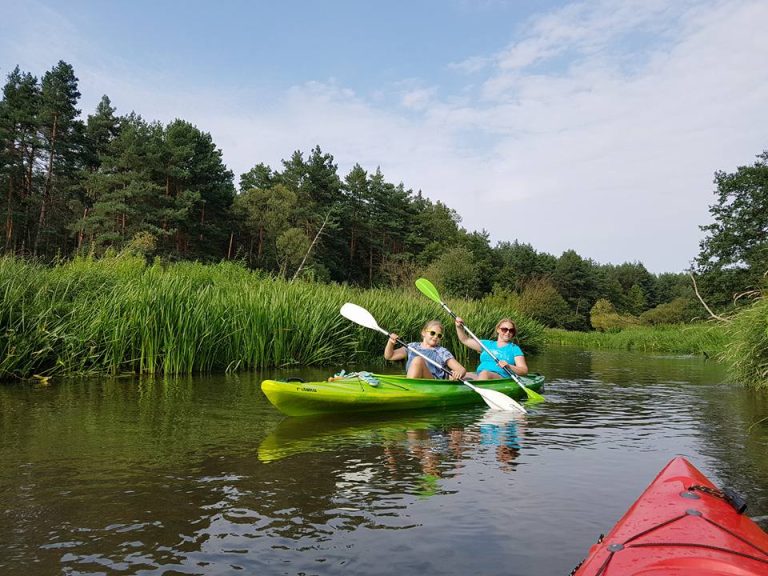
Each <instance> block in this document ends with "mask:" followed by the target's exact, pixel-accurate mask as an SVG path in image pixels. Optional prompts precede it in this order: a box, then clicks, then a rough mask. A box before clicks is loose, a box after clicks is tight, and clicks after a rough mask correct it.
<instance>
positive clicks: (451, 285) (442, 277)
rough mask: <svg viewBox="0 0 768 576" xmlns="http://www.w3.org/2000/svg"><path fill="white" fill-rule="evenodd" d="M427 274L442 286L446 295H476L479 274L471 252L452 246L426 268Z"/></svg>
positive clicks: (462, 296)
mask: <svg viewBox="0 0 768 576" xmlns="http://www.w3.org/2000/svg"><path fill="white" fill-rule="evenodd" d="M427 276H428V277H429V278H432V279H434V282H435V285H439V286H442V287H443V289H444V291H445V293H446V295H448V296H455V297H459V298H475V297H477V296H478V282H479V276H478V272H477V268H476V266H475V261H474V258H473V255H472V252H470V251H469V250H467V249H466V248H452V249H450V250H448V251H446V252H444V253H443V254H442V255H441V256H440V257H439V258H438V259H437V260H436V261H435V262H434V263H433V264H432V265H431V266H429V267H428V268H427Z"/></svg>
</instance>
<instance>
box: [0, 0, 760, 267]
mask: <svg viewBox="0 0 768 576" xmlns="http://www.w3.org/2000/svg"><path fill="white" fill-rule="evenodd" d="M0 14H2V17H1V18H0V75H2V76H3V77H5V76H6V75H7V74H8V72H10V71H11V70H12V69H13V67H14V66H16V65H19V66H20V67H21V69H22V70H23V71H26V72H31V73H33V74H35V75H37V76H38V77H39V76H42V74H44V73H45V71H46V70H49V69H50V68H51V67H53V66H54V65H55V64H56V62H58V61H59V60H65V61H66V62H69V63H70V64H72V66H73V67H74V69H75V73H76V74H77V75H78V77H79V79H80V91H81V92H82V94H83V97H82V99H81V102H80V105H81V108H82V110H83V115H84V116H85V115H87V114H89V113H91V112H92V111H93V109H94V108H95V106H96V103H97V102H98V100H99V99H100V98H101V96H102V95H103V94H107V95H108V96H109V97H110V99H111V100H112V103H113V105H114V106H116V108H117V111H118V113H121V114H124V113H128V112H131V111H136V112H137V113H139V114H141V115H142V116H143V117H144V118H146V119H149V120H159V121H161V122H168V121H171V120H173V119H174V118H182V119H184V120H188V121H190V122H192V123H194V124H195V125H197V126H198V128H200V129H201V130H203V131H206V132H210V133H211V135H212V137H213V139H214V142H215V143H216V145H217V146H218V147H219V148H220V149H221V150H222V153H223V158H224V161H225V163H226V164H227V166H228V167H229V168H230V169H232V170H233V172H234V173H235V175H236V179H237V178H238V177H239V175H240V174H241V173H243V172H245V171H247V170H248V169H249V168H250V167H252V166H253V165H255V164H257V163H259V162H265V163H267V164H269V165H271V166H272V167H274V168H280V166H281V164H280V162H281V160H282V159H284V158H288V157H289V156H290V155H291V153H292V152H293V151H294V150H302V151H305V152H307V151H309V150H310V149H311V148H312V147H314V146H315V145H319V146H320V147H321V148H322V149H323V150H324V151H325V152H329V153H331V154H333V155H334V157H335V160H336V162H337V164H338V166H339V172H340V174H341V175H342V176H343V175H345V174H346V173H347V172H348V171H349V169H350V168H351V167H352V166H353V165H354V164H355V163H360V164H361V165H362V166H363V168H365V169H367V170H369V171H373V170H375V169H376V168H377V167H381V170H382V172H383V173H384V175H385V177H386V178H387V179H388V180H390V181H393V182H403V183H404V184H405V186H406V187H407V188H412V189H413V190H422V192H423V193H424V194H425V195H426V196H428V197H430V198H432V199H433V200H441V201H443V202H445V203H446V204H448V205H449V206H450V207H452V208H455V209H456V210H457V211H458V212H459V213H460V214H461V215H462V217H463V222H462V224H463V225H464V226H465V227H466V228H467V229H469V230H481V229H484V230H487V231H488V232H489V234H490V236H491V240H492V242H493V243H495V242H497V241H503V240H508V241H513V240H519V241H521V242H526V243H529V244H531V245H532V246H533V247H534V248H536V249H537V250H540V251H543V252H549V253H551V254H554V255H556V256H559V255H560V254H561V253H562V252H563V251H564V250H567V249H575V250H576V251H577V252H578V253H579V254H580V255H582V256H583V257H585V258H592V259H594V260H596V261H597V262H600V263H614V264H620V263H622V262H626V261H630V262H634V261H640V262H642V263H644V264H645V265H646V266H647V267H648V269H649V270H651V271H652V272H657V273H658V272H679V271H682V270H684V269H685V268H686V267H687V266H688V265H689V263H690V261H691V260H692V259H693V258H694V257H695V256H696V254H697V253H698V243H699V241H700V240H701V238H702V235H701V232H700V230H699V226H700V225H703V224H707V223H709V222H710V218H709V212H708V206H709V205H710V204H711V203H712V202H714V199H715V197H714V194H713V191H714V187H713V184H712V179H713V174H714V172H715V171H716V170H725V171H733V170H735V169H736V167H737V166H739V165H745V164H751V163H752V162H753V161H754V159H755V155H757V154H758V153H760V152H761V151H763V150H764V149H766V148H768V138H766V135H767V134H768V115H766V114H765V103H766V102H768V67H767V66H766V65H765V62H766V56H768V34H766V33H765V30H768V2H765V1H764V0H728V1H724V0H675V1H672V0H664V1H662V0H624V1H617V0H610V1H609V0H595V1H585V2H566V1H559V2H555V1H544V0H509V1H505V0H477V1H469V0H442V1H419V0H413V1H410V2H402V1H399V0H390V1H388V2H377V3H374V2H361V1H359V0H358V1H352V0H344V1H334V0H326V1H325V2H319V1H314V2H311V1H309V0H306V1H298V0H284V1H282V2H266V1H255V0H254V1H245V0H222V1H221V2H215V3H214V2H203V1H199V0H198V1H180V0H176V1H164V2H162V1H157V0H155V1H153V2H148V1H144V0H134V1H130V2H129V1H118V0H114V1H106V2H105V1H99V2H97V1H89V0H69V1H66V2H63V1H60V2H56V1H53V0H38V1H36V0H26V1H24V2H18V1H9V0H0Z"/></svg>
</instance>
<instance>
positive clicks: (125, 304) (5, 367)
mask: <svg viewBox="0 0 768 576" xmlns="http://www.w3.org/2000/svg"><path fill="white" fill-rule="evenodd" d="M0 298H1V300H0V379H8V378H13V377H16V378H22V377H29V376H31V375H33V374H41V375H51V374H62V373H91V372H92V373H107V372H110V373H121V372H131V373H163V374H189V373H196V372H211V371H225V370H237V369H249V370H250V369H259V368H264V367H268V366H283V365H288V364H293V363H299V364H304V365H331V366H334V367H339V366H349V365H350V363H354V362H358V363H361V364H363V365H365V366H366V367H367V368H370V366H371V365H377V364H378V365H381V363H382V362H383V359H382V351H383V347H384V342H383V340H382V337H381V335H380V334H377V333H375V332H373V331H371V330H366V329H363V328H359V327H357V326H355V325H353V324H352V323H350V322H348V321H346V320H345V319H344V318H343V317H342V316H341V315H340V314H339V308H340V307H341V305H342V304H343V303H344V302H356V303H359V304H361V305H363V306H365V307H366V308H368V309H369V310H370V311H371V312H372V313H373V314H374V316H375V317H376V318H378V319H379V321H380V323H381V324H382V326H388V327H389V329H390V330H394V331H398V332H399V333H401V334H402V335H403V336H404V337H406V338H409V339H418V337H419V330H420V327H421V325H422V324H423V323H424V321H425V320H427V319H429V318H434V317H440V315H441V314H440V310H439V308H438V307H436V305H435V303H434V302H432V301H430V300H428V299H427V298H424V297H423V296H422V295H421V294H418V293H416V291H415V290H413V289H412V290H411V291H409V292H404V291H401V290H397V291H394V290H369V291H361V290H356V289H352V288H348V287H344V286H339V285H332V284H329V285H322V284H316V283H308V282H303V281H296V282H287V281H285V280H283V279H280V278H271V277H265V276H263V275H259V274H255V273H253V272H250V271H248V270H247V269H245V268H244V267H242V266H240V265H238V264H234V263H221V264H217V265H204V264H200V263H191V262H181V263H175V264H167V265H163V264H161V263H159V262H155V263H154V264H151V265H148V264H147V263H146V261H145V259H144V257H142V256H134V255H131V254H128V253H122V254H118V255H116V256H112V257H107V258H101V259H95V258H93V257H82V258H76V259H74V260H72V261H70V262H65V263H62V264H59V265H57V266H54V267H51V268H48V267H43V266H40V265H37V264H31V263H26V262H23V261H21V260H18V259H15V258H8V257H5V258H0ZM456 309H457V310H460V312H461V314H463V315H464V316H465V318H467V321H468V322H469V321H470V319H471V322H472V326H473V329H474V330H476V331H477V333H478V334H492V332H493V327H494V326H495V324H496V322H497V321H498V319H499V318H501V317H502V316H508V315H509V310H506V309H503V310H502V309H499V308H496V307H493V306H491V305H489V304H487V303H478V302H461V303H460V304H459V305H457V306H456ZM442 316H445V315H442ZM515 319H516V321H517V323H518V327H519V330H520V332H519V337H520V340H521V343H522V344H523V345H524V347H525V349H526V351H529V352H532V351H535V350H536V349H537V348H538V347H539V346H540V345H541V341H542V337H543V336H542V330H543V327H542V326H541V325H540V324H538V323H536V322H534V321H533V320H531V319H528V318H526V317H524V316H521V315H519V314H517V315H515ZM444 320H445V325H446V327H447V328H450V327H451V322H450V319H449V318H444ZM446 346H449V347H450V348H451V349H452V350H453V351H454V353H455V354H456V356H457V357H458V358H461V359H463V361H465V362H467V361H469V351H468V349H466V348H464V347H463V346H461V344H460V343H459V342H458V339H457V338H456V335H455V331H454V330H450V329H449V330H447V338H446Z"/></svg>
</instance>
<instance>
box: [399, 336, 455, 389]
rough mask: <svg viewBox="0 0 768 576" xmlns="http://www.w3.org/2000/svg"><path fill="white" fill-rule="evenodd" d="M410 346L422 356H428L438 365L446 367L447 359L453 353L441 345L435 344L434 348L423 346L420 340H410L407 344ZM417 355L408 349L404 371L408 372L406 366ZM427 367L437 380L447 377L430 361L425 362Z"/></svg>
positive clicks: (409, 364)
mask: <svg viewBox="0 0 768 576" xmlns="http://www.w3.org/2000/svg"><path fill="white" fill-rule="evenodd" d="M408 346H410V347H411V348H415V349H416V350H418V351H419V352H421V353H422V354H424V356H426V357H427V358H429V359H430V360H434V361H435V362H437V363H438V364H439V365H440V366H445V367H446V368H448V366H447V364H448V360H450V359H451V358H453V354H451V352H450V351H449V350H448V348H443V347H442V346H437V347H436V348H424V347H423V346H422V345H421V342H411V343H410V344H408ZM418 357H419V355H418V354H415V353H413V352H411V351H410V350H408V360H406V362H405V371H406V372H408V368H410V366H411V362H413V359H414V358H418ZM427 367H428V368H429V371H430V372H431V373H432V377H433V378H437V379H439V380H445V379H446V378H448V375H447V374H446V373H445V372H443V371H442V370H440V368H438V367H437V366H434V365H432V364H431V363H429V362H427Z"/></svg>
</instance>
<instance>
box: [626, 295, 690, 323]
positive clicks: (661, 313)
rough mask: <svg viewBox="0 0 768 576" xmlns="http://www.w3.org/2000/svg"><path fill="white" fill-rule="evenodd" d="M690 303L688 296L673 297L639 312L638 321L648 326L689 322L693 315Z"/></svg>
mask: <svg viewBox="0 0 768 576" xmlns="http://www.w3.org/2000/svg"><path fill="white" fill-rule="evenodd" d="M691 304H692V302H691V300H690V299H689V298H675V299H674V300H672V301H671V302H666V303H664V304H659V305H658V306H656V308H651V309H650V310H646V311H645V312H643V313H642V314H640V322H642V323H643V324H646V325H650V326H658V325H660V324H683V323H685V322H689V321H690V320H691V319H692V318H693V316H694V315H695V312H694V311H693V309H692V306H691Z"/></svg>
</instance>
